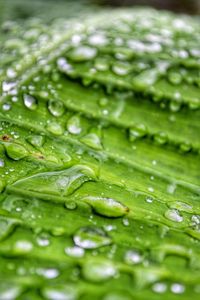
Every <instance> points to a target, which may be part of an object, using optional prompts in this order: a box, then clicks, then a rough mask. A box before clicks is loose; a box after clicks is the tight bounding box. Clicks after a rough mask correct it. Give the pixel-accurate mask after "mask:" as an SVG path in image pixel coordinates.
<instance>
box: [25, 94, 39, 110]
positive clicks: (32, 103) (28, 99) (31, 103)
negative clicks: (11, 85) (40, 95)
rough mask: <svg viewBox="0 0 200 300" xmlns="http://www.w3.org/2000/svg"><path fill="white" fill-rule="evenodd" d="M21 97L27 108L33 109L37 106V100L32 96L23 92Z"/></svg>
mask: <svg viewBox="0 0 200 300" xmlns="http://www.w3.org/2000/svg"><path fill="white" fill-rule="evenodd" d="M23 99H24V105H25V106H26V107H27V108H28V109H30V110H35V109H36V108H37V100H36V98H34V97H33V96H31V95H28V94H24V96H23Z"/></svg>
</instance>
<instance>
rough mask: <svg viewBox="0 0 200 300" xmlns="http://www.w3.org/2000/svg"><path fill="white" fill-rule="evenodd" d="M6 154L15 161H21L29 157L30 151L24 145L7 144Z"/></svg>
mask: <svg viewBox="0 0 200 300" xmlns="http://www.w3.org/2000/svg"><path fill="white" fill-rule="evenodd" d="M4 146H5V149H6V154H7V155H8V157H9V158H11V159H13V160H20V159H22V158H24V157H26V156H27V155H28V151H27V150H26V148H24V147H23V146H22V145H19V144H15V143H5V144H4Z"/></svg>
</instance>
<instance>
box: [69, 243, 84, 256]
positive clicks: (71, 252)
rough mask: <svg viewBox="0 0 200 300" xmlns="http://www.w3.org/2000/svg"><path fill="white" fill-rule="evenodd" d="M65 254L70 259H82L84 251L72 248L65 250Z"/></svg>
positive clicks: (75, 247)
mask: <svg viewBox="0 0 200 300" xmlns="http://www.w3.org/2000/svg"><path fill="white" fill-rule="evenodd" d="M65 253H66V254H67V255H69V256H71V257H77V258H79V257H83V256H84V254H85V250H84V249H83V248H80V247H77V246H74V247H67V248H65Z"/></svg>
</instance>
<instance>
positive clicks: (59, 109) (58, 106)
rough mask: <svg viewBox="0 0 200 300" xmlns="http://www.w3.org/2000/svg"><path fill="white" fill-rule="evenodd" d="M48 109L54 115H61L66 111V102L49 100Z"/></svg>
mask: <svg viewBox="0 0 200 300" xmlns="http://www.w3.org/2000/svg"><path fill="white" fill-rule="evenodd" d="M48 110H49V112H50V113H51V114H52V115H53V116H54V117H60V116H62V115H63V114H64V112H65V107H64V104H63V103H62V102H61V101H59V100H56V101H55V100H49V102H48Z"/></svg>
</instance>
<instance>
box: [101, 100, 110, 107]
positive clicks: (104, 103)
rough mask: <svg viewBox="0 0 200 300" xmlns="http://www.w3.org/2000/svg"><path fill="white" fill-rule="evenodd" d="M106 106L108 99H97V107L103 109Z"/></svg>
mask: <svg viewBox="0 0 200 300" xmlns="http://www.w3.org/2000/svg"><path fill="white" fill-rule="evenodd" d="M107 104H108V99H107V98H100V99H99V105H100V106H101V107H105V106H106V105H107Z"/></svg>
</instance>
